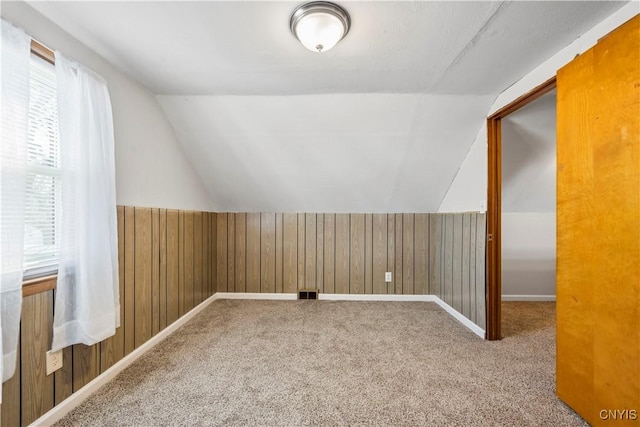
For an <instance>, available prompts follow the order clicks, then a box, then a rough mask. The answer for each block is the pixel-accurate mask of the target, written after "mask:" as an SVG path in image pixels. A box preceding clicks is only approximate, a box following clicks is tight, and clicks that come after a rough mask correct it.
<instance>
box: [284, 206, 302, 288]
mask: <svg viewBox="0 0 640 427" xmlns="http://www.w3.org/2000/svg"><path fill="white" fill-rule="evenodd" d="M282 222H283V225H282V241H283V243H282V250H283V257H282V276H283V292H285V293H292V292H296V290H297V289H298V216H297V215H296V214H291V213H286V214H284V215H283V217H282Z"/></svg>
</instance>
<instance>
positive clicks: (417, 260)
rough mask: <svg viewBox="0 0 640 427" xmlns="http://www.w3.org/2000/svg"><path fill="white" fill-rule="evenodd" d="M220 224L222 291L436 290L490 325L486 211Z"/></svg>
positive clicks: (246, 216)
mask: <svg viewBox="0 0 640 427" xmlns="http://www.w3.org/2000/svg"><path fill="white" fill-rule="evenodd" d="M217 229H218V230H217V234H218V240H217V254H218V259H217V263H218V266H217V273H218V276H217V283H218V288H217V289H218V291H220V292H256V293H260V292H275V293H281V292H283V293H290V292H297V290H299V289H317V290H319V291H320V292H323V293H337V294H408V295H419V294H432V295H436V296H438V297H439V298H440V299H442V300H443V301H445V302H446V303H448V304H449V305H451V306H452V307H453V308H455V309H456V310H457V311H459V312H460V313H462V314H463V315H464V316H466V317H467V318H468V319H469V320H471V321H473V322H474V323H476V324H477V325H478V326H480V327H482V328H483V329H484V328H485V325H486V321H485V318H486V316H485V236H486V215H485V214H483V213H461V214H457V213H456V214H426V213H424V214H423V213H417V214H413V213H411V214H406V213H403V214H332V213H324V214H323V213H297V214H296V213H218V220H217ZM387 271H390V272H391V273H392V275H393V281H392V282H391V283H390V284H387V283H385V280H384V273H385V272H387Z"/></svg>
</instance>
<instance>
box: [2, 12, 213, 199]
mask: <svg viewBox="0 0 640 427" xmlns="http://www.w3.org/2000/svg"><path fill="white" fill-rule="evenodd" d="M0 13H1V15H2V17H3V18H4V19H5V20H7V21H10V22H12V23H13V24H14V25H16V26H18V27H21V28H23V29H24V30H25V32H26V33H27V34H29V35H31V36H32V37H33V38H35V39H36V40H38V41H39V42H41V43H43V44H44V45H46V46H48V47H49V48H51V49H53V50H59V51H61V52H62V53H63V54H65V55H66V56H67V57H69V58H71V59H73V60H76V61H78V62H80V63H82V64H83V65H85V66H87V67H89V68H91V69H92V70H94V71H95V72H96V73H98V74H100V75H101V76H102V77H104V78H105V79H106V81H107V83H108V86H109V93H110V95H111V103H112V108H113V120H114V128H115V129H114V131H115V159H116V190H117V193H116V201H117V203H118V204H121V205H133V206H147V207H160V208H174V209H190V210H203V211H211V210H213V205H212V203H211V199H210V197H209V196H208V194H207V192H206V190H205V188H204V187H203V185H202V182H201V180H200V178H199V177H198V175H197V174H196V173H195V171H194V169H193V167H192V165H191V163H190V162H189V161H188V160H187V158H186V156H185V154H184V153H183V151H182V148H181V147H180V145H179V143H178V140H177V138H176V136H175V134H174V131H173V128H172V127H171V125H170V123H169V122H168V121H167V119H166V117H165V115H164V112H163V111H162V109H161V108H160V105H159V104H158V102H157V101H156V99H155V97H154V96H153V94H152V93H151V92H150V91H149V90H147V89H146V88H145V87H143V86H142V85H141V84H140V83H138V82H137V81H135V80H133V79H132V78H130V77H129V76H127V75H125V74H124V73H122V72H121V71H119V70H118V69H116V68H115V67H114V66H112V65H111V64H110V63H108V62H107V61H106V60H105V59H103V58H102V57H100V56H98V55H97V54H96V53H95V52H94V51H92V50H90V49H89V48H87V47H86V46H85V45H83V44H82V43H81V42H80V41H78V40H76V39H75V38H73V37H71V36H70V35H69V34H68V33H66V32H64V31H63V30H62V29H61V28H60V27H58V26H56V25H55V24H53V23H52V22H51V21H49V20H48V19H46V18H45V17H44V16H42V15H41V14H40V13H38V12H36V11H35V10H34V9H33V8H32V7H30V6H29V5H27V4H26V3H24V2H2V10H1V12H0ZM114 31H117V24H116V23H114Z"/></svg>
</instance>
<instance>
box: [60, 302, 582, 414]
mask: <svg viewBox="0 0 640 427" xmlns="http://www.w3.org/2000/svg"><path fill="white" fill-rule="evenodd" d="M503 312H504V315H503V319H504V320H503V325H504V335H505V338H504V339H503V340H502V341H499V342H487V341H483V340H481V339H480V338H478V337H477V336H476V335H474V334H472V333H471V332H469V331H468V330H467V329H466V328H464V327H463V326H462V325H460V324H459V323H458V322H457V321H456V320H455V319H453V318H452V317H450V316H449V315H448V314H447V313H446V312H444V311H443V310H442V309H440V308H439V307H438V306H437V305H436V304H434V303H400V302H329V301H238V300H235V301H222V300H221V301H216V302H214V303H212V304H211V305H210V306H208V307H207V308H206V309H205V310H204V311H203V312H201V313H200V314H199V315H198V316H196V317H195V318H194V319H192V320H191V321H190V322H189V323H188V324H187V325H185V326H184V327H183V328H182V329H180V330H179V331H178V332H176V333H174V334H173V335H172V336H170V337H169V338H168V339H167V340H165V341H164V342H162V343H161V344H159V345H158V346H156V347H155V348H154V349H153V350H151V351H150V352H149V353H147V354H146V355H145V356H143V357H142V358H141V359H140V360H138V361H137V362H136V363H135V364H133V365H132V366H131V367H130V368H128V369H127V370H125V371H124V372H123V373H122V374H120V375H119V376H118V377H117V378H116V379H114V380H113V381H112V382H110V383H109V384H107V385H106V386H105V387H103V388H102V389H100V390H99V391H98V392H97V393H96V394H95V395H94V396H92V397H91V398H90V399H88V400H87V401H86V402H85V403H84V404H83V405H81V406H79V407H78V408H76V410H74V411H73V412H72V413H70V414H68V415H67V416H66V417H65V418H64V419H62V420H61V422H60V423H59V425H64V426H66V425H108V426H125V425H189V426H191V425H211V426H216V425H238V426H240V425H242V426H244V425H250V426H257V425H264V426H299V425H330V426H335V425H375V426H387V425H389V426H391V425H392V426H401V425H411V426H414V425H433V426H444V425H458V426H471V425H488V426H500V425H504V426H515V425H517V426H525V425H530V426H577V425H585V423H584V422H583V421H582V420H581V418H580V417H578V416H577V415H575V414H574V413H573V412H572V411H571V410H570V409H568V408H567V407H566V406H565V405H564V404H562V403H561V402H560V401H559V400H558V399H557V397H556V396H555V393H554V366H555V362H554V351H555V330H554V318H555V308H554V304H553V303H505V304H503Z"/></svg>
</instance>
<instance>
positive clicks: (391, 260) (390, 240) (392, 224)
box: [385, 214, 396, 294]
mask: <svg viewBox="0 0 640 427" xmlns="http://www.w3.org/2000/svg"><path fill="white" fill-rule="evenodd" d="M387 271H389V272H391V277H392V281H391V282H390V283H387V284H386V292H385V293H387V294H395V293H396V291H395V289H396V215H395V214H389V215H387Z"/></svg>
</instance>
